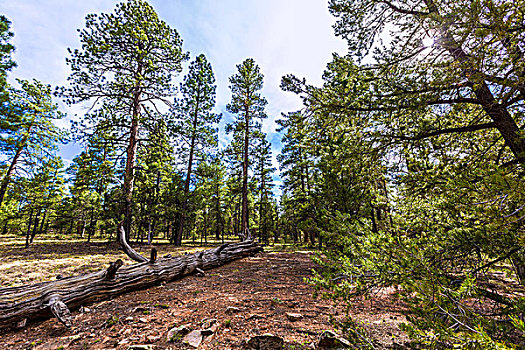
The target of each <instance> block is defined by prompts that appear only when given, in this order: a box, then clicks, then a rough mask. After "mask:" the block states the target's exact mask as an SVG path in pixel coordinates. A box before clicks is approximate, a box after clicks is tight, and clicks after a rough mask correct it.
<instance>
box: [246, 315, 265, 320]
mask: <svg viewBox="0 0 525 350" xmlns="http://www.w3.org/2000/svg"><path fill="white" fill-rule="evenodd" d="M261 318H264V316H262V315H257V314H252V315H250V316H249V317H248V320H260V319H261Z"/></svg>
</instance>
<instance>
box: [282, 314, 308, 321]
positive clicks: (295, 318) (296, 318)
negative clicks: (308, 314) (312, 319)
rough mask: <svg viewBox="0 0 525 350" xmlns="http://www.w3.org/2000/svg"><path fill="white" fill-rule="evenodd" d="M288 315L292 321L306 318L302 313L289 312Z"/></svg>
mask: <svg viewBox="0 0 525 350" xmlns="http://www.w3.org/2000/svg"><path fill="white" fill-rule="evenodd" d="M286 317H287V318H288V319H289V320H290V321H292V322H295V321H299V320H300V319H302V318H304V316H303V315H301V314H294V313H291V312H287V313H286Z"/></svg>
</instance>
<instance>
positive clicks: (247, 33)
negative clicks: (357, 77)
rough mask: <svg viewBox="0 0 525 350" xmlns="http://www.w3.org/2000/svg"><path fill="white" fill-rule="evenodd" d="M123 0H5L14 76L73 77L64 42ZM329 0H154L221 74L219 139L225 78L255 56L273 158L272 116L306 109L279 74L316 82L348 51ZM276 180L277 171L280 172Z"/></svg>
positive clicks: (73, 44)
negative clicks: (335, 58)
mask: <svg viewBox="0 0 525 350" xmlns="http://www.w3.org/2000/svg"><path fill="white" fill-rule="evenodd" d="M117 2H118V1H110V0H89V1H85V0H38V1H36V0H0V9H1V10H0V11H1V13H2V14H4V15H6V16H7V17H8V18H9V19H10V20H11V21H12V30H13V32H14V33H15V37H14V40H13V44H14V45H15V47H16V52H15V55H14V57H15V60H16V62H17V63H18V68H16V69H15V70H13V72H12V73H11V74H10V79H11V81H13V80H14V78H22V79H33V78H35V79H38V80H41V81H43V82H45V83H48V84H51V85H63V84H65V83H66V78H67V76H68V75H69V69H68V66H67V65H66V63H65V57H66V56H67V48H68V47H70V48H77V47H78V46H79V41H78V34H77V29H78V28H82V27H83V26H84V23H85V21H84V18H85V16H86V15H87V14H88V13H100V12H111V11H112V10H113V8H114V6H115V4H116V3H117ZM327 2H328V1H327V0H150V3H151V4H152V5H153V7H154V8H155V9H156V11H157V13H158V14H159V16H160V18H161V19H163V20H164V21H166V22H167V23H168V24H169V25H170V26H172V27H173V28H176V29H177V30H178V31H179V33H180V34H181V36H182V38H183V40H184V49H185V50H186V51H189V52H190V54H191V57H192V59H193V58H194V57H195V56H196V55H198V54H201V53H204V54H205V55H206V56H207V57H208V60H209V61H210V62H211V63H212V65H213V69H214V71H215V75H216V78H217V107H216V109H217V111H218V112H222V113H223V116H224V117H223V121H222V122H221V125H220V127H221V128H220V134H219V139H220V142H221V145H222V146H224V145H225V144H227V143H228V142H229V140H228V138H227V136H226V135H225V134H224V132H223V130H224V128H223V127H224V124H225V123H227V122H229V121H231V116H229V115H228V113H227V112H226V110H225V106H226V104H227V103H228V102H229V100H230V96H231V95H230V91H229V88H228V85H229V83H228V77H229V76H231V75H232V74H234V73H235V69H236V68H235V65H236V64H239V63H241V62H242V61H243V60H244V59H245V58H247V57H252V58H254V59H255V61H256V62H257V63H258V64H259V66H260V67H261V71H262V73H263V74H264V75H265V80H264V89H263V95H264V96H265V97H266V98H267V100H268V107H267V112H268V115H269V118H268V119H267V120H265V121H264V124H263V131H265V132H266V133H268V139H269V140H270V141H271V143H272V148H273V153H274V165H277V163H276V161H275V156H276V155H277V154H278V153H279V150H280V148H281V145H280V138H281V136H280V135H279V134H277V133H276V132H275V128H276V125H275V120H276V119H278V118H279V117H280V115H281V112H285V113H286V112H290V111H295V110H297V109H299V108H301V101H300V99H299V98H298V97H297V96H295V95H294V94H291V93H285V92H283V91H281V90H280V89H279V84H280V81H281V77H282V76H283V75H285V74H288V73H293V74H295V75H297V76H299V77H306V78H307V80H308V81H309V82H311V83H314V84H320V83H321V75H322V72H323V70H324V68H325V67H326V64H327V63H328V62H329V61H330V60H331V55H332V53H333V52H338V53H341V54H343V53H345V52H346V46H345V44H344V42H343V41H342V40H341V39H339V38H336V37H335V36H334V34H333V30H332V27H331V26H332V24H333V22H334V18H333V17H332V16H331V15H330V14H329V12H328V3H327ZM62 109H63V110H65V111H66V112H68V114H70V115H74V114H82V109H81V108H80V107H76V108H68V107H66V106H63V105H62ZM79 151H80V148H79V146H78V145H68V146H65V147H63V148H62V151H61V153H62V156H63V157H64V159H65V160H66V161H68V160H71V159H72V158H73V157H74V156H75V155H76V154H77V153H79ZM276 180H278V175H277V174H276Z"/></svg>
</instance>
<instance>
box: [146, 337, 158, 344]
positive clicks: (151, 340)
mask: <svg viewBox="0 0 525 350" xmlns="http://www.w3.org/2000/svg"><path fill="white" fill-rule="evenodd" d="M159 340H160V336H159V335H148V336H147V337H146V341H147V342H148V343H155V342H157V341H159Z"/></svg>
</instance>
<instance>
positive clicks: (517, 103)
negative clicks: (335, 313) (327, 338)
mask: <svg viewBox="0 0 525 350" xmlns="http://www.w3.org/2000/svg"><path fill="white" fill-rule="evenodd" d="M520 6H521V7H522V4H521V3H520V2H518V3H516V2H510V1H503V2H499V3H497V4H496V3H494V2H492V1H475V2H470V1H459V2H458V1H456V2H454V3H450V2H445V1H426V2H421V3H419V4H411V3H406V2H403V1H395V2H384V1H374V0H367V1H346V0H345V1H343V0H332V1H330V10H331V12H332V13H333V14H334V15H335V16H336V17H337V24H336V26H335V29H336V34H338V35H340V36H342V37H343V38H345V39H346V40H347V41H348V43H349V49H350V52H349V55H347V56H344V57H341V56H338V55H334V57H333V61H332V62H331V63H330V64H329V65H328V68H327V70H326V72H325V74H324V76H323V77H324V85H323V86H322V87H314V86H311V85H308V84H306V82H305V81H304V80H301V79H298V78H296V77H293V76H286V77H284V78H283V84H282V87H283V88H284V89H285V90H288V91H292V92H295V93H298V94H300V95H302V97H303V99H304V104H305V111H304V112H302V113H301V114H290V115H288V116H287V118H286V119H284V121H283V122H282V125H283V128H285V129H286V134H285V138H284V139H283V143H284V149H283V150H284V151H283V155H282V156H281V157H280V161H281V167H282V169H283V170H284V178H285V182H284V186H285V188H284V192H285V194H286V195H285V196H283V199H282V202H283V210H284V212H283V215H284V217H283V219H287V221H288V222H291V223H292V224H288V225H287V227H290V228H293V227H296V228H297V230H298V231H299V232H298V233H297V235H299V234H300V233H301V232H307V230H308V229H310V230H318V231H319V232H320V233H321V238H322V241H323V243H324V245H325V250H324V251H323V256H322V257H320V258H319V259H318V262H319V263H320V264H321V265H322V266H323V270H322V272H321V271H319V272H318V274H317V275H316V276H315V277H314V278H313V279H312V283H313V284H314V285H316V286H317V287H318V288H319V292H321V291H324V292H323V295H325V296H327V297H332V298H335V299H338V300H340V299H342V300H344V301H346V302H347V303H349V305H351V303H352V298H353V297H355V296H358V295H368V294H370V293H371V292H373V291H376V290H378V289H383V290H396V289H397V291H398V294H397V295H398V296H399V297H400V298H402V299H403V300H404V301H405V302H406V304H407V305H408V306H409V307H410V309H409V311H408V312H407V319H408V320H409V323H408V324H407V325H406V326H405V329H406V330H407V332H408V333H409V334H410V335H411V336H412V337H413V338H414V339H415V340H416V341H417V342H419V343H420V344H422V346H423V347H424V348H430V349H449V348H463V349H483V348H494V349H505V348H513V347H522V346H523V338H522V337H521V335H522V334H523V333H522V330H520V324H519V323H516V322H514V323H513V322H512V321H511V320H512V319H516V317H519V316H520V315H522V312H523V298H522V297H521V296H520V293H519V292H518V291H519V290H520V288H521V287H520V286H519V285H518V283H520V284H523V282H524V277H525V275H524V273H525V270H524V269H523V267H524V266H525V265H524V259H523V247H524V242H525V240H524V237H525V236H524V233H525V231H524V230H523V202H524V200H525V197H524V192H523V181H522V179H521V174H522V172H523V170H522V167H523V164H524V163H523V158H522V157H523V154H524V153H523V152H524V150H525V148H523V147H524V142H523V138H522V137H521V131H520V130H521V124H522V120H521V116H522V114H523V112H524V111H523V98H524V95H523V94H522V93H521V92H519V91H520V89H521V85H523V77H524V75H523V74H521V73H520V72H523V67H522V65H523V60H521V59H517V58H518V57H521V51H520V50H521V49H517V48H518V47H520V45H522V43H523V31H520V30H518V29H517V28H519V27H520V24H518V23H520V21H521V19H522V18H523V11H522V9H521V8H520ZM459 18H461V20H457V19H459ZM480 23H481V25H480ZM387 32H391V38H390V39H391V40H389V41H386V43H382V42H381V41H380V40H381V38H384V37H385V35H386V33H387ZM518 32H519V34H518ZM429 43H432V44H431V45H430V44H429ZM364 62H368V63H364ZM502 77H505V78H502ZM500 78H501V79H500ZM301 115H303V116H301ZM303 145H304V146H303ZM307 164H308V167H309V169H308V170H309V171H306V165H307ZM306 179H308V180H309V181H310V187H311V188H310V189H309V190H303V187H304V188H305V189H306V188H307V186H306V185H305V186H301V182H305V180H306ZM310 179H311V180H310ZM305 184H306V182H305ZM304 198H307V200H305V199H304ZM292 203H293V204H292ZM295 203H300V205H296V204H295ZM305 203H307V204H305ZM285 223H286V222H285ZM509 270H510V271H509ZM504 271H506V277H505V279H506V280H505V282H503V280H500V279H498V278H497V277H496V276H498V274H502V273H503V272H504ZM509 279H510V281H509ZM350 324H352V323H350ZM349 332H350V335H351V336H352V338H353V339H356V338H355V337H354V336H353V335H352V334H354V335H355V332H359V329H358V327H357V326H355V327H350V329H349ZM356 341H357V340H356Z"/></svg>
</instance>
